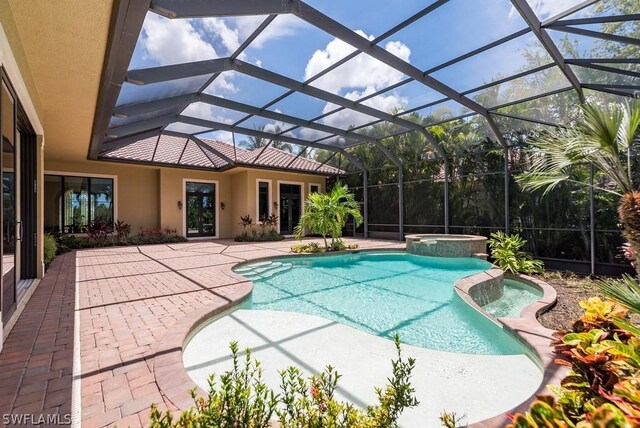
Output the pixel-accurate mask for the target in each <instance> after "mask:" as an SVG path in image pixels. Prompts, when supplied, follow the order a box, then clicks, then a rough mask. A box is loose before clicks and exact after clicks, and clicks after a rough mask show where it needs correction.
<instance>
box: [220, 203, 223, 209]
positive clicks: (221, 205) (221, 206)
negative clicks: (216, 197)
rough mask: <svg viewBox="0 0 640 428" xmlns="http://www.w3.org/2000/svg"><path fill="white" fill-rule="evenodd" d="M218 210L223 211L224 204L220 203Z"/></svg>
mask: <svg viewBox="0 0 640 428" xmlns="http://www.w3.org/2000/svg"><path fill="white" fill-rule="evenodd" d="M220 209H221V210H223V209H224V202H220Z"/></svg>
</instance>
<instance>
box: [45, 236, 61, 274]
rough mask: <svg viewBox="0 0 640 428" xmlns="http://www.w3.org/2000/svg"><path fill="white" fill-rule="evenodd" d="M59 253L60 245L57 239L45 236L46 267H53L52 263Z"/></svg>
mask: <svg viewBox="0 0 640 428" xmlns="http://www.w3.org/2000/svg"><path fill="white" fill-rule="evenodd" d="M57 251H58V244H57V243H56V238H54V237H53V236H52V235H49V234H46V235H44V265H45V266H46V267H49V265H51V262H52V261H53V259H55V257H56V253H57Z"/></svg>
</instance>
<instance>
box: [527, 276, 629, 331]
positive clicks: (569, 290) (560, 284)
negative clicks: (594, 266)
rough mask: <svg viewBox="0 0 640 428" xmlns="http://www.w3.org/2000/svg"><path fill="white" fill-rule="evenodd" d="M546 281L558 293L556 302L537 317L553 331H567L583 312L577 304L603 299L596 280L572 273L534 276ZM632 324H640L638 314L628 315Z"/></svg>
mask: <svg viewBox="0 0 640 428" xmlns="http://www.w3.org/2000/svg"><path fill="white" fill-rule="evenodd" d="M535 276H536V277H537V278H539V279H541V280H543V281H546V282H547V284H549V285H551V286H552V287H553V288H555V289H556V291H557V292H558V302H557V303H556V305H555V306H554V307H553V308H551V309H550V310H549V311H547V312H545V313H544V314H542V315H540V316H539V317H538V320H539V321H540V323H541V324H542V325H543V326H545V327H547V328H550V329H553V330H561V331H567V330H570V329H571V325H572V324H573V322H574V321H575V320H577V319H578V318H580V317H581V316H582V314H583V313H584V310H583V309H582V308H581V307H580V305H579V304H578V302H580V300H584V299H588V298H589V297H596V296H597V297H600V298H604V296H603V294H602V293H601V292H600V290H599V289H598V286H597V281H598V280H597V279H593V278H590V277H588V276H580V275H575V274H572V273H561V272H544V273H542V274H540V275H535ZM630 319H631V321H633V322H634V323H637V324H640V314H630Z"/></svg>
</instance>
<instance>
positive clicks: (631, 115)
mask: <svg viewBox="0 0 640 428" xmlns="http://www.w3.org/2000/svg"><path fill="white" fill-rule="evenodd" d="M639 127H640V105H639V104H637V103H634V104H623V105H611V106H609V107H599V106H597V105H593V104H585V105H584V106H582V122H580V123H578V124H577V125H576V126H572V127H566V128H558V129H557V130H555V131H552V132H548V133H543V134H540V135H539V136H536V137H534V138H532V141H531V142H530V144H531V145H532V146H533V147H534V148H536V149H537V150H538V151H539V152H540V156H537V157H536V158H535V160H534V161H533V163H532V165H531V167H530V168H529V170H528V171H527V172H525V173H523V174H520V175H519V176H518V177H516V179H517V180H518V182H519V183H521V184H522V186H523V188H524V189H525V190H538V189H544V193H545V194H546V193H547V192H549V191H550V190H552V189H553V188H554V187H556V186H557V185H558V184H560V183H562V182H566V181H568V182H572V183H574V184H576V185H578V186H585V187H589V186H591V184H590V183H588V182H585V181H584V180H582V179H580V177H579V174H580V171H579V168H577V167H576V166H577V165H579V164H590V165H592V166H593V168H594V170H595V171H596V172H597V173H599V174H602V175H603V176H604V177H606V178H607V181H608V183H610V184H611V185H610V186H607V185H606V184H605V185H604V186H594V187H595V188H597V189H599V190H602V191H605V192H609V193H613V194H615V195H618V196H619V197H620V198H621V204H620V207H619V209H618V213H619V216H620V221H621V222H622V225H623V226H624V234H625V237H626V238H627V240H629V244H630V245H631V249H632V250H633V252H634V254H635V255H636V256H639V255H640V192H638V191H637V190H636V189H635V188H634V185H633V179H632V176H631V159H630V153H631V148H632V146H633V143H634V142H636V141H637V139H638V136H637V131H638V128H639ZM638 268H640V265H639V266H638Z"/></svg>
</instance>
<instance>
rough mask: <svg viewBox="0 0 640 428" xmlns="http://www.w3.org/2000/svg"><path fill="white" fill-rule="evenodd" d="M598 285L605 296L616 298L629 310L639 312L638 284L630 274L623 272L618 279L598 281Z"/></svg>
mask: <svg viewBox="0 0 640 428" xmlns="http://www.w3.org/2000/svg"><path fill="white" fill-rule="evenodd" d="M598 287H599V288H600V290H601V291H602V292H603V293H604V294H605V295H606V296H607V297H610V298H612V299H614V300H617V301H618V302H620V303H621V304H623V305H624V306H626V307H627V308H629V310H630V311H633V312H636V313H640V284H638V281H637V280H636V279H635V278H633V277H632V276H631V275H627V274H624V275H622V279H619V280H618V279H605V280H601V281H598Z"/></svg>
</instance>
